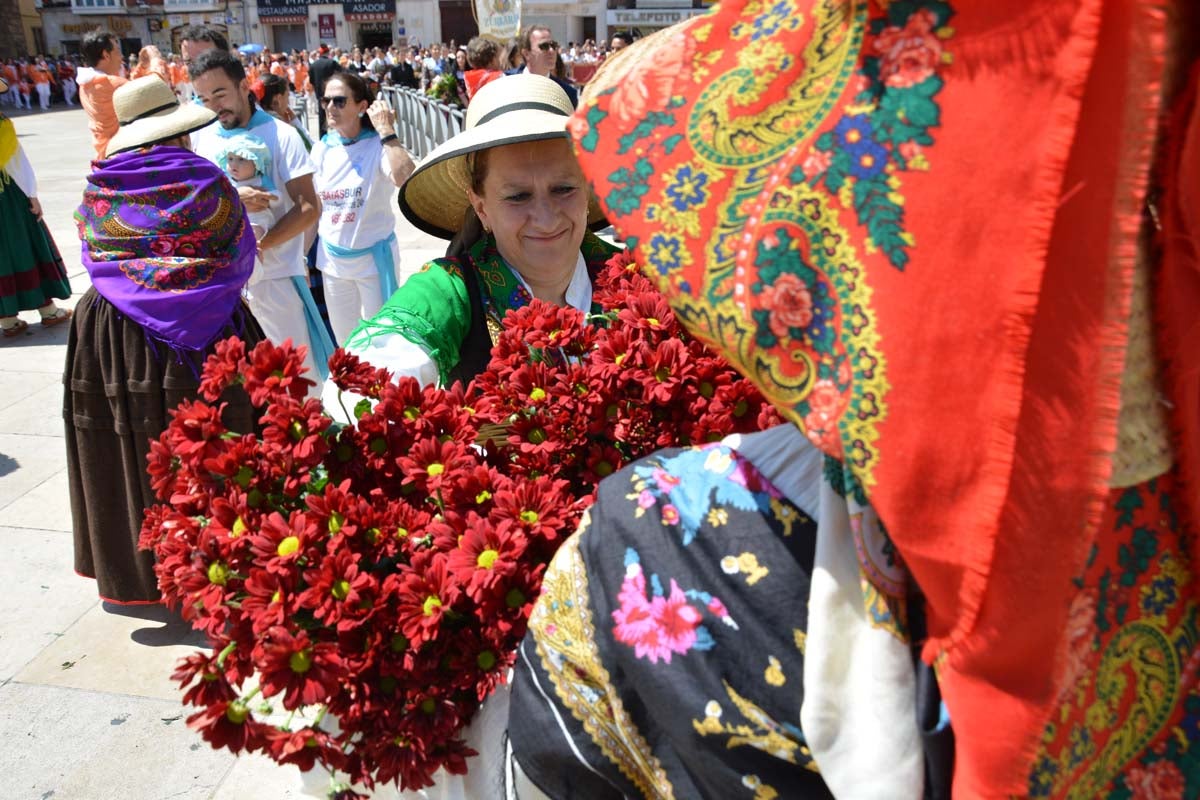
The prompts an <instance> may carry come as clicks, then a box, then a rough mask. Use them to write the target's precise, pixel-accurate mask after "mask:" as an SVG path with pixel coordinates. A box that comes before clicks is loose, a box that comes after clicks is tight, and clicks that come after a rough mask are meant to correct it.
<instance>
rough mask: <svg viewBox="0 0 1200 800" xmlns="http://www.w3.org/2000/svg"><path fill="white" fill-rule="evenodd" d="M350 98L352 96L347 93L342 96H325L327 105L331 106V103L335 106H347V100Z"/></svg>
mask: <svg viewBox="0 0 1200 800" xmlns="http://www.w3.org/2000/svg"><path fill="white" fill-rule="evenodd" d="M349 99H350V98H348V97H346V96H345V95H343V96H341V97H333V96H329V97H326V98H325V105H327V106H330V105H331V106H333V107H334V108H345V107H346V101H347V100H349Z"/></svg>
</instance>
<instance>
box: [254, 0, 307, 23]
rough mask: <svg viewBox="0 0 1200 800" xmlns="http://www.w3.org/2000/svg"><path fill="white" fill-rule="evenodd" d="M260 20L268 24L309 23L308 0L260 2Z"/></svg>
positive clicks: (261, 0)
mask: <svg viewBox="0 0 1200 800" xmlns="http://www.w3.org/2000/svg"><path fill="white" fill-rule="evenodd" d="M258 18H259V19H260V20H262V21H263V22H266V23H268V24H279V23H295V22H307V21H308V0H258Z"/></svg>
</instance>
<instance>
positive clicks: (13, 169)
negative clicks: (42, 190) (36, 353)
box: [0, 78, 71, 338]
mask: <svg viewBox="0 0 1200 800" xmlns="http://www.w3.org/2000/svg"><path fill="white" fill-rule="evenodd" d="M7 91H8V83H7V82H6V81H5V80H4V79H3V78H0V95H3V94H4V93H5V92H7ZM70 296H71V286H70V284H68V283H67V271H66V268H65V267H64V266H63V260H62V256H60V255H59V253H58V248H57V247H56V246H55V244H54V239H53V238H51V236H50V231H49V230H47V228H46V224H45V223H44V222H43V221H42V205H41V203H39V202H38V199H37V179H36V178H35V177H34V174H33V167H32V166H31V165H30V163H29V159H28V158H26V157H25V151H24V150H22V149H21V143H20V141H18V140H17V131H16V129H15V128H14V127H13V124H12V120H10V119H8V118H7V117H5V116H4V115H3V114H0V331H2V332H3V334H4V337H5V338H12V337H14V336H18V335H20V334H21V332H22V331H24V330H26V329H27V328H28V327H29V323H28V322H26V321H25V320H23V319H21V318H20V317H19V316H17V315H18V314H19V313H20V312H21V311H30V310H33V309H35V308H36V309H37V312H38V316H39V317H41V321H42V325H46V326H53V325H58V324H60V323H62V322H65V321H66V320H68V319H70V318H71V312H70V310H69V309H65V308H59V307H58V306H57V305H55V303H54V298H56V297H57V298H59V299H60V300H66V299H67V298H68V297H70Z"/></svg>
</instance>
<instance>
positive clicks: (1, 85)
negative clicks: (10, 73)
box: [0, 78, 8, 94]
mask: <svg viewBox="0 0 1200 800" xmlns="http://www.w3.org/2000/svg"><path fill="white" fill-rule="evenodd" d="M7 91H8V81H6V80H4V78H0V94H4V93H5V92H7Z"/></svg>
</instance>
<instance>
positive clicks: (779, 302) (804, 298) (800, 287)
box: [762, 273, 812, 339]
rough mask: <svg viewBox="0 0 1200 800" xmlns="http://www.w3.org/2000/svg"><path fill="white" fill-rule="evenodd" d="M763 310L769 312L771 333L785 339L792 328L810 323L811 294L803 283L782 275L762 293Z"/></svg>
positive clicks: (787, 274) (788, 275) (792, 277)
mask: <svg viewBox="0 0 1200 800" xmlns="http://www.w3.org/2000/svg"><path fill="white" fill-rule="evenodd" d="M762 304H763V308H765V309H767V311H769V312H770V314H771V316H770V320H769V324H770V326H771V333H773V334H775V335H776V336H778V337H779V338H781V339H783V338H787V337H789V336H790V335H791V334H790V329H792V328H803V327H804V326H805V325H808V323H810V322H812V294H810V293H809V291H808V286H806V285H805V284H804V281H802V280H800V278H798V277H796V276H795V275H792V274H789V273H784V274H783V275H780V276H779V277H778V278H776V279H775V283H773V284H772V285H770V286H767V287H765V288H764V289H763V292H762Z"/></svg>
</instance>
